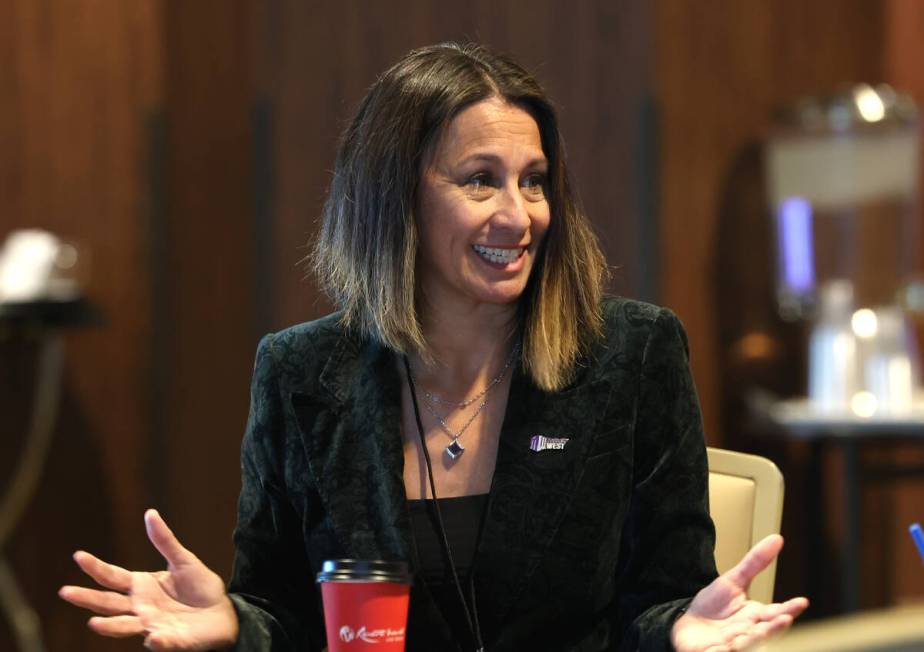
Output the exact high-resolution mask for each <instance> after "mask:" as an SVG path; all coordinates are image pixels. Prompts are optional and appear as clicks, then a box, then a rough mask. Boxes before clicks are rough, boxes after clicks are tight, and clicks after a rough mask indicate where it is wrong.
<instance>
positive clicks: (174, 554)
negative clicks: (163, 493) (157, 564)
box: [144, 509, 196, 566]
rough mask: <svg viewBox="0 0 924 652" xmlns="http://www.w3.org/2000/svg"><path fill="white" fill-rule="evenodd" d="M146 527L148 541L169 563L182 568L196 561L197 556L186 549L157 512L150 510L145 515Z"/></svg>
mask: <svg viewBox="0 0 924 652" xmlns="http://www.w3.org/2000/svg"><path fill="white" fill-rule="evenodd" d="M144 526H145V529H146V530H147V533H148V539H150V540H151V543H152V544H154V547H155V548H157V551H158V552H159V553H160V554H161V555H163V556H164V559H166V560H167V562H168V563H170V564H173V565H174V566H180V565H182V564H188V563H189V562H190V561H193V560H195V559H196V556H195V555H193V554H192V553H191V552H189V550H187V549H186V548H184V547H183V545H182V544H181V543H180V542H179V540H178V539H177V538H176V535H174V534H173V531H172V530H171V529H170V528H169V527H167V523H166V522H165V521H164V519H163V518H161V515H160V514H158V513H157V510H155V509H149V510H148V511H146V512H145V513H144Z"/></svg>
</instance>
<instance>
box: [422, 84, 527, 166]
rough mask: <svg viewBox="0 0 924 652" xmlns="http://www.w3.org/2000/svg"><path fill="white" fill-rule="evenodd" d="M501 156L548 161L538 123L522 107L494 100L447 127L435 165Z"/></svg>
mask: <svg viewBox="0 0 924 652" xmlns="http://www.w3.org/2000/svg"><path fill="white" fill-rule="evenodd" d="M500 153H505V154H516V155H517V156H518V157H522V158H526V159H542V160H544V159H545V156H544V154H543V151H542V139H541V137H540V134H539V125H538V124H537V123H536V120H535V119H534V118H533V117H532V116H531V115H530V114H529V113H528V112H526V111H525V110H523V109H522V108H521V107H519V106H517V105H515V104H511V103H509V102H505V101H504V100H502V99H500V98H496V97H494V98H489V99H487V100H482V101H481V102H477V103H475V104H472V105H471V106H468V107H466V108H465V109H463V110H462V111H460V112H459V113H458V114H457V115H456V116H455V117H454V118H453V119H452V120H451V121H450V122H449V124H448V125H446V128H445V129H444V130H443V132H442V134H441V137H440V139H439V142H438V143H437V146H436V149H435V152H434V157H433V162H434V163H436V162H437V161H440V162H442V163H452V164H456V163H460V162H462V161H464V160H467V159H469V158H478V157H482V158H490V157H492V156H495V157H496V156H498V155H499V154H500Z"/></svg>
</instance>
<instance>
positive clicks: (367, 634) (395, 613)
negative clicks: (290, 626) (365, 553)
mask: <svg viewBox="0 0 924 652" xmlns="http://www.w3.org/2000/svg"><path fill="white" fill-rule="evenodd" d="M317 581H318V583H319V584H320V585H321V597H322V598H323V600H324V624H325V627H326V628H327V649H328V650H329V652H364V651H366V650H370V651H371V650H376V652H404V640H405V634H406V628H407V608H408V601H409V598H410V590H411V575H410V573H409V572H408V566H407V564H406V563H405V562H402V561H371V560H360V559H332V560H328V561H325V562H324V564H323V565H322V567H321V572H320V573H318V578H317Z"/></svg>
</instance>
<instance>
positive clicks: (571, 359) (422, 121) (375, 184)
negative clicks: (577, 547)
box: [311, 43, 607, 391]
mask: <svg viewBox="0 0 924 652" xmlns="http://www.w3.org/2000/svg"><path fill="white" fill-rule="evenodd" d="M492 97H499V98H502V99H503V100H504V101H506V102H509V103H511V104H513V105H516V106H519V107H521V108H523V109H524V110H525V111H527V112H528V113H529V114H530V115H532V116H533V118H534V119H535V120H536V123H537V124H538V127H539V134H540V138H541V141H542V149H543V152H544V154H545V156H546V158H547V159H548V180H547V184H548V187H547V188H546V193H547V198H548V201H549V208H550V211H551V222H550V225H549V229H548V231H547V233H546V236H545V240H544V242H543V244H542V246H541V249H540V252H539V254H538V257H537V261H536V264H535V265H534V267H533V270H532V273H531V277H530V279H529V282H528V283H527V286H526V289H525V291H524V294H523V296H522V297H521V298H520V300H519V321H520V323H519V327H520V329H521V331H522V338H523V340H522V351H523V367H524V370H525V371H526V373H527V374H528V375H529V376H530V377H531V378H532V380H533V381H534V382H535V383H536V385H538V386H539V387H541V388H542V389H545V390H549V391H551V390H555V389H560V388H562V387H563V386H565V385H566V384H567V383H568V382H569V381H570V379H571V378H572V377H573V374H574V371H575V367H576V366H577V364H578V361H579V359H580V357H581V355H582V354H583V353H585V352H586V351H587V350H588V347H589V346H590V344H591V342H592V341H593V340H594V339H595V338H596V337H598V336H599V335H600V333H601V331H602V317H601V312H600V311H601V307H600V301H601V296H602V291H603V290H602V288H603V282H604V277H605V275H606V269H607V268H606V263H605V260H604V257H603V254H602V253H601V251H600V247H599V245H598V243H597V239H596V237H595V235H594V233H593V231H592V230H591V228H590V225H589V223H588V220H587V218H586V217H585V215H584V213H583V211H582V209H581V208H580V206H579V204H578V201H577V198H576V196H575V195H574V193H573V192H572V190H571V186H570V182H569V179H568V171H567V167H566V165H565V156H564V146H563V143H562V140H561V136H560V133H559V130H558V119H557V117H556V114H555V110H554V108H553V107H552V104H551V102H550V101H549V99H548V98H547V97H546V94H545V92H544V91H543V89H542V87H541V86H540V85H539V83H538V82H537V81H536V80H535V78H533V77H532V75H530V74H529V73H528V72H526V71H525V70H524V69H523V68H522V67H520V66H519V65H518V64H517V63H516V62H514V61H513V60H511V59H509V58H507V57H505V56H502V55H499V54H496V53H493V52H491V51H489V50H487V49H486V48H484V47H482V46H479V45H458V44H455V43H443V44H439V45H433V46H429V47H424V48H420V49H418V50H413V51H412V52H410V53H409V54H407V55H406V56H405V57H404V58H403V59H401V60H400V61H399V62H398V63H396V64H395V65H394V66H392V67H391V68H390V69H389V70H388V71H386V72H385V73H384V74H383V75H382V76H381V77H380V78H379V79H378V80H377V81H376V82H375V83H374V84H373V85H372V87H371V88H370V89H369V92H368V93H367V94H366V97H365V98H364V99H363V101H362V103H361V104H360V106H359V109H358V111H357V113H356V116H355V117H354V119H353V121H352V123H351V124H350V126H349V127H348V128H347V130H346V131H345V133H344V134H343V137H342V140H341V143H340V149H339V151H338V154H337V160H336V164H335V168H334V177H333V180H332V182H331V186H330V192H329V195H328V198H327V201H326V203H325V206H324V211H323V216H322V223H321V229H320V233H319V236H318V239H317V241H316V244H315V246H314V250H313V253H312V257H311V259H312V263H313V267H314V271H315V273H316V274H317V276H318V279H319V281H320V283H321V285H322V287H323V288H324V289H325V291H326V292H327V293H328V294H329V295H330V297H331V298H332V299H333V300H334V302H335V303H336V304H337V305H338V306H339V307H340V308H341V309H342V310H343V317H342V321H343V323H344V324H345V325H346V326H347V327H350V328H354V329H356V330H358V331H359V332H360V333H361V334H363V335H366V336H369V337H373V338H376V339H377V340H379V341H380V342H382V343H383V344H384V345H385V346H387V347H389V348H391V349H393V350H395V351H398V352H408V351H415V352H417V353H418V354H420V355H423V356H424V357H430V355H429V353H430V352H429V349H428V346H427V342H426V340H425V338H424V334H423V331H422V328H421V320H420V316H419V314H418V311H419V308H420V306H419V302H418V301H417V296H416V294H417V282H416V278H415V272H416V259H417V244H418V234H417V226H416V222H415V219H414V210H415V205H416V197H417V188H418V184H419V183H420V179H421V174H422V168H423V166H424V165H426V164H427V163H428V161H429V155H430V152H431V151H432V149H433V148H434V146H435V144H436V143H437V142H438V139H439V138H440V136H441V134H442V132H443V130H444V129H445V127H446V126H447V125H448V124H449V122H450V121H451V120H452V119H453V118H454V117H455V116H456V115H457V114H458V113H459V112H460V111H461V110H462V109H464V108H466V107H468V106H470V105H472V104H474V103H476V102H479V101H481V100H485V99H488V98H492Z"/></svg>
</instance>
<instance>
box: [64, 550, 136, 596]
mask: <svg viewBox="0 0 924 652" xmlns="http://www.w3.org/2000/svg"><path fill="white" fill-rule="evenodd" d="M74 561H76V562H77V565H78V566H80V569H81V570H82V571H83V572H84V573H86V574H87V575H89V576H90V577H92V578H93V579H94V580H96V582H97V583H98V584H101V585H102V586H105V587H106V588H107V589H114V590H116V591H123V592H125V593H128V591H129V589H131V588H132V574H131V573H130V572H129V571H127V570H125V569H124V568H122V567H120V566H114V565H113V564H107V563H106V562H104V561H103V560H102V559H100V558H98V557H94V556H93V555H91V554H90V553H89V552H84V551H83V550H78V551H77V552H75V553H74Z"/></svg>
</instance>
